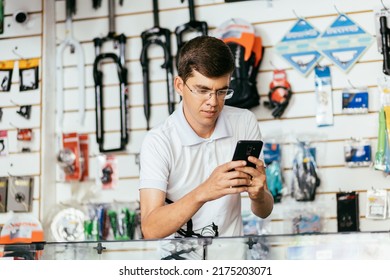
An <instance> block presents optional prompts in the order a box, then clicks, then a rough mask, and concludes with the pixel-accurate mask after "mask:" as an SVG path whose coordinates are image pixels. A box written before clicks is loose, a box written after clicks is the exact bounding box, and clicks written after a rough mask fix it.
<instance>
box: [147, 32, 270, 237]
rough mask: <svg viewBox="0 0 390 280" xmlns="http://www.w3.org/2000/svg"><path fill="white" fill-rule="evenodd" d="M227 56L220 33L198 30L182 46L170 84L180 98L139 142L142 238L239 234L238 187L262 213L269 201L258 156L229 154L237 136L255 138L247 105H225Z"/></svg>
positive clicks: (229, 70)
mask: <svg viewBox="0 0 390 280" xmlns="http://www.w3.org/2000/svg"><path fill="white" fill-rule="evenodd" d="M233 69H234V57H233V55H232V53H231V51H230V49H229V47H228V46H227V45H226V44H225V43H223V42H222V41H221V40H219V39H217V38H214V37H208V36H201V37H196V38H194V39H192V40H190V41H188V42H187V43H186V44H185V45H184V46H183V48H182V49H181V52H180V56H179V65H178V76H177V77H175V81H174V86H175V89H176V91H177V92H178V93H179V94H180V95H181V97H182V101H181V103H180V104H179V106H178V108H177V110H176V111H175V112H174V113H173V114H172V115H171V116H169V117H168V119H167V120H165V121H164V122H163V123H162V124H161V125H159V126H158V127H156V128H154V129H152V130H151V131H149V132H148V134H147V135H146V137H145V140H144V142H143V144H142V148H141V171H140V205H141V228H142V233H143V236H144V238H165V237H178V236H184V237H195V236H240V235H243V226H242V219H241V197H240V194H241V193H247V194H248V196H249V198H250V199H251V209H252V212H253V213H254V214H255V215H257V216H259V217H262V218H265V217H267V216H268V215H269V214H270V213H271V211H272V208H273V198H272V195H271V193H270V192H269V191H268V188H267V185H266V176H265V170H264V165H263V162H262V161H261V160H259V159H258V158H255V157H249V158H248V160H249V161H250V162H252V163H254V164H255V165H256V168H252V167H247V166H245V165H246V161H231V159H232V156H233V152H234V149H235V146H236V143H237V141H238V140H254V139H260V137H261V134H260V130H259V127H258V123H257V120H256V118H255V116H254V115H253V113H251V112H250V111H248V110H244V109H238V108H234V107H229V106H224V102H225V99H227V98H229V97H231V95H232V90H230V89H229V82H230V78H231V73H232V72H233Z"/></svg>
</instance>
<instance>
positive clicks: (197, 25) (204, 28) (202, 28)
mask: <svg viewBox="0 0 390 280" xmlns="http://www.w3.org/2000/svg"><path fill="white" fill-rule="evenodd" d="M181 2H182V3H183V2H184V0H181ZM188 9H189V12H190V21H189V22H187V23H185V24H183V25H180V26H177V27H176V29H175V34H176V41H177V55H176V68H177V66H178V65H179V53H180V50H181V48H182V47H183V45H184V44H185V41H184V40H183V37H184V35H185V34H187V33H189V32H199V33H201V34H202V35H207V34H208V25H207V22H205V21H197V20H196V19H195V5H194V0H188Z"/></svg>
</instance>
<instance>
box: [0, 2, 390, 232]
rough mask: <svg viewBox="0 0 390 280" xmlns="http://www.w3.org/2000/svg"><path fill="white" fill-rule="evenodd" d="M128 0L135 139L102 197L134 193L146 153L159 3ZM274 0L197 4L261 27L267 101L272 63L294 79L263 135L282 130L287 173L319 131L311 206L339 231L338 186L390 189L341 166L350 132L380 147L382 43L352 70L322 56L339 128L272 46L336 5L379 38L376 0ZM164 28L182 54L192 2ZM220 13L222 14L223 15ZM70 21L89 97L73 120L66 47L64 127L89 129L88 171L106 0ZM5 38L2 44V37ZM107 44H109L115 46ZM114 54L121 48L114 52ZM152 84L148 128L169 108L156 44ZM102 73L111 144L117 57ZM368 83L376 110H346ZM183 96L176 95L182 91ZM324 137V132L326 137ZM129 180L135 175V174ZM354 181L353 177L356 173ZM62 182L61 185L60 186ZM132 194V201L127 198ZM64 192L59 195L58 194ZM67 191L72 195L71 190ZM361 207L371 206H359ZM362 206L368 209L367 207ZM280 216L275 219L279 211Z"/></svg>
mask: <svg viewBox="0 0 390 280" xmlns="http://www.w3.org/2000/svg"><path fill="white" fill-rule="evenodd" d="M128 1H129V0H124V6H122V7H120V6H119V5H118V3H117V4H116V11H117V17H116V31H117V33H121V32H123V33H124V34H125V35H126V36H127V45H126V67H127V69H128V71H129V72H128V81H129V96H130V98H129V101H130V102H129V103H130V104H129V105H130V106H129V117H130V123H129V137H130V142H129V144H128V145H127V147H126V153H129V154H126V153H123V154H120V155H118V161H119V163H120V164H119V165H120V170H119V175H120V180H119V181H120V182H119V186H120V187H118V189H116V190H112V191H111V192H109V193H104V192H102V193H99V195H98V199H101V200H105V199H115V198H118V197H126V198H129V199H132V198H135V197H136V196H135V195H136V193H135V190H136V188H137V184H138V179H137V176H138V168H139V167H138V166H137V165H136V164H135V154H136V153H137V152H139V149H140V147H141V144H142V140H143V137H144V136H145V134H146V121H145V117H144V112H143V107H142V105H143V87H142V82H143V79H142V69H141V65H140V62H139V57H140V52H141V47H142V40H141V38H140V34H141V32H142V31H144V30H146V29H148V28H150V27H152V25H153V14H152V1H151V0H150V1H142V3H141V1H131V3H130V2H128ZM266 2H267V1H244V2H238V3H224V1H222V0H218V1H211V0H209V1H207V0H204V1H200V0H199V1H196V17H197V19H199V20H205V21H207V22H208V24H209V27H210V29H211V30H213V29H214V28H215V27H217V26H219V25H220V24H221V23H222V22H223V21H225V20H227V19H229V18H232V17H242V18H245V20H247V21H249V22H251V23H253V24H254V26H255V29H256V31H257V32H258V33H259V34H260V35H261V36H262V38H263V45H264V46H266V49H265V53H264V58H263V62H262V65H261V69H260V71H259V73H258V75H257V88H258V90H259V93H260V94H261V97H262V98H261V101H262V102H263V101H265V100H267V98H268V97H267V95H268V90H269V83H270V82H271V80H272V70H273V69H274V68H275V67H276V68H282V69H287V77H288V79H289V81H290V83H291V85H292V90H293V92H294V93H295V94H293V97H292V99H291V102H290V104H289V107H288V108H287V110H286V111H285V113H284V114H283V117H282V119H280V120H274V119H273V118H272V116H271V111H270V110H268V109H266V108H265V107H264V106H263V105H261V106H259V107H257V108H253V109H252V111H253V112H254V113H255V114H256V116H257V118H258V120H259V126H260V128H261V130H262V133H263V135H264V136H268V135H272V133H273V132H275V131H276V132H279V133H280V132H282V136H283V138H282V141H283V143H284V144H283V145H282V151H283V155H282V158H283V166H284V167H285V168H287V170H286V171H285V176H286V180H287V181H290V180H291V176H292V171H291V164H292V158H293V145H291V143H292V141H293V140H294V139H295V137H296V135H302V134H309V135H312V134H315V135H319V137H320V139H316V141H315V143H314V145H315V146H316V147H317V153H318V155H319V157H320V158H319V159H318V163H319V165H320V166H321V168H320V175H321V179H322V183H321V186H320V187H319V188H318V193H319V194H318V200H316V201H315V202H314V203H316V202H318V203H320V202H321V203H323V204H329V207H330V208H331V211H330V212H329V213H327V218H328V220H327V227H326V231H328V232H332V231H336V230H337V224H336V219H335V215H336V212H335V200H334V197H335V193H336V192H338V191H339V190H356V191H361V192H364V191H365V190H366V189H367V187H368V186H372V185H373V186H374V187H377V188H380V187H387V182H388V178H386V177H384V176H382V174H381V172H379V171H375V170H373V169H372V168H355V169H350V168H346V167H344V158H343V146H344V140H345V139H349V138H350V137H364V138H370V139H372V148H373V152H374V151H375V149H376V141H377V140H376V138H377V133H378V121H377V112H378V109H379V104H380V103H379V93H378V89H377V78H378V76H380V75H381V73H382V55H381V54H379V53H378V52H377V48H376V46H375V44H373V45H371V46H370V48H369V49H368V50H367V51H366V52H365V53H364V55H363V56H362V57H361V58H360V59H359V61H358V63H357V64H356V65H354V66H353V68H352V69H351V70H350V71H349V72H348V73H344V72H342V71H340V70H339V69H338V68H337V67H336V66H334V65H333V63H331V62H330V61H329V60H327V59H323V60H321V61H320V64H321V65H329V66H330V67H331V73H332V85H333V109H334V114H335V116H334V126H331V127H323V128H318V127H317V126H316V121H315V93H314V91H315V89H314V74H313V73H310V74H309V75H308V76H307V77H303V76H302V75H301V74H300V73H298V72H297V71H295V70H293V69H292V68H291V67H290V66H289V65H288V64H287V63H286V62H285V61H284V60H283V59H282V58H280V57H279V56H278V55H277V54H276V53H275V52H274V46H275V44H276V43H278V42H279V41H280V40H281V38H282V37H283V36H284V34H285V33H286V32H287V31H288V30H289V29H290V28H291V27H292V25H293V24H294V23H295V21H296V20H297V16H296V14H297V15H299V16H302V17H305V18H307V20H308V21H309V22H310V23H312V24H313V25H314V26H315V27H316V28H317V29H318V30H319V31H320V32H322V31H324V30H325V29H326V28H327V27H328V26H329V24H330V23H331V22H332V21H333V20H334V19H335V18H336V17H337V14H338V12H337V10H339V11H341V12H345V13H347V14H348V15H349V16H350V17H351V19H353V20H354V21H356V22H357V23H358V24H359V25H361V26H362V27H363V28H364V29H365V30H366V31H367V32H369V33H370V34H372V35H373V36H374V17H373V11H372V3H370V2H369V1H363V0H359V1H355V0H343V1H341V2H338V3H336V8H337V10H336V8H335V4H334V3H333V2H332V1H320V2H319V3H316V5H312V4H311V2H310V1H309V0H298V1H287V0H280V1H273V3H272V5H270V6H268V5H267V3H266ZM64 4H65V3H64V1H57V2H56V11H57V15H56V21H57V24H56V34H57V35H56V37H57V43H59V42H60V41H61V40H62V39H63V38H64V16H65V15H64V9H63V6H64ZM159 7H160V14H159V17H160V25H161V26H162V27H165V28H169V29H170V30H171V31H172V36H171V44H172V55H173V57H174V56H175V55H176V39H175V36H174V34H173V31H174V28H175V27H176V26H178V25H181V24H183V23H185V22H187V21H188V19H189V18H188V10H187V2H186V1H184V3H181V2H180V1H179V0H167V1H159ZM216 14H218V15H220V16H218V17H216V16H215V15H216ZM74 18H75V20H74V23H73V28H74V31H75V32H74V36H75V38H76V39H77V40H79V41H81V43H82V46H83V49H84V52H85V57H86V60H85V65H86V87H87V90H86V94H87V108H88V110H87V118H86V122H85V125H84V126H83V127H78V126H75V124H76V122H77V108H78V96H77V91H76V87H77V79H76V78H75V77H77V69H76V65H77V57H76V56H75V55H72V54H70V53H69V52H68V51H66V52H65V54H64V58H65V59H64V65H66V68H65V69H64V77H65V121H64V129H65V130H66V131H72V130H74V129H75V128H76V129H78V130H79V132H87V133H89V135H90V145H91V146H90V156H91V167H90V168H91V169H90V170H91V171H92V170H95V169H96V156H97V154H98V153H99V152H98V148H97V144H96V141H95V110H94V109H95V104H94V98H95V96H94V81H93V76H92V65H93V61H94V58H95V54H94V46H93V43H92V42H91V40H92V39H93V38H94V37H96V36H99V37H100V36H105V35H106V34H107V30H108V12H107V1H103V3H102V7H101V8H100V9H98V10H93V8H92V6H91V3H90V2H88V1H85V2H83V3H81V4H79V7H78V12H77V14H76V15H75V17H74ZM0 43H1V41H0ZM104 50H105V51H112V50H113V49H112V46H111V45H110V44H109V46H108V47H105V49H104ZM113 51H115V50H113ZM149 57H150V59H151V60H150V64H149V66H150V82H151V84H150V88H151V101H152V102H151V103H152V115H151V121H150V123H151V126H155V125H157V124H158V123H160V122H161V121H163V120H164V119H165V118H166V117H168V112H167V106H166V102H167V101H166V84H165V70H164V69H161V67H160V66H161V64H162V62H163V55H162V52H161V50H160V49H159V48H158V47H154V48H151V49H150V52H149ZM103 72H104V74H105V81H104V82H105V85H106V86H105V88H104V95H105V98H106V100H107V102H106V103H105V106H106V107H107V108H108V110H107V111H106V114H107V115H106V116H107V117H106V120H105V127H106V130H107V134H106V141H107V143H108V144H109V145H114V143H115V141H117V139H118V136H119V107H118V104H119V103H118V91H117V76H116V69H115V66H114V65H113V64H112V63H106V64H104V66H103ZM350 83H351V84H352V85H354V86H357V87H358V86H369V87H370V88H369V111H370V113H369V114H366V115H345V114H343V113H342V112H341V107H340V105H341V90H342V89H343V88H344V87H350ZM176 97H177V99H176V100H177V101H178V100H179V98H178V96H176ZM321 137H323V138H321ZM129 178H131V179H129ZM351 178H353V179H351ZM59 185H60V184H59ZM59 190H60V193H62V192H63V193H66V194H67V195H69V194H68V193H67V191H66V186H64V185H61V187H59ZM130 196H131V198H130ZM58 197H61V194H59V195H58ZM65 197H66V195H65ZM242 202H243V203H242V204H243V207H244V208H245V207H247V208H248V207H249V201H248V199H247V198H243V201H242ZM361 207H364V204H361ZM282 208H283V207H280V209H279V205H275V210H274V213H273V214H272V216H275V219H280V220H277V221H274V222H272V227H273V229H274V230H273V233H275V234H278V233H284V227H285V225H284V222H285V221H284V220H283V219H284V217H283V209H282ZM361 211H363V209H361ZM276 217H277V218H276ZM361 224H362V228H363V229H365V230H381V229H385V228H386V227H387V225H388V222H386V221H385V222H372V221H367V220H365V219H363V220H362V223H361Z"/></svg>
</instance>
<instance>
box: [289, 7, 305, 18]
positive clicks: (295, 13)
mask: <svg viewBox="0 0 390 280" xmlns="http://www.w3.org/2000/svg"><path fill="white" fill-rule="evenodd" d="M292 11H293V13H294V15H295V16H296V17H297V18H298V19H303V17H300V16H298V14H297V12H296V11H295V9H293V10H292Z"/></svg>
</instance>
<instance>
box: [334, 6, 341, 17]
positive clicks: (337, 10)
mask: <svg viewBox="0 0 390 280" xmlns="http://www.w3.org/2000/svg"><path fill="white" fill-rule="evenodd" d="M333 7H334V9H335V10H336V12H337V13H338V14H339V15H342V14H343V13H341V12H340V11H339V9H337V7H336V5H333Z"/></svg>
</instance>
